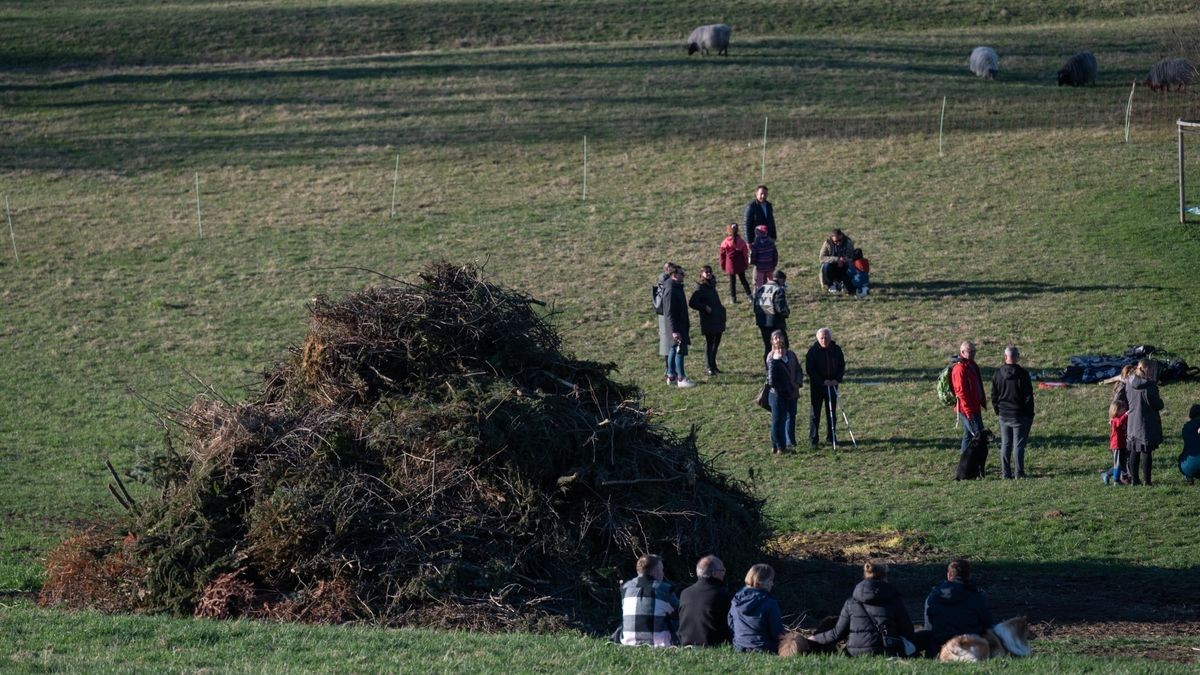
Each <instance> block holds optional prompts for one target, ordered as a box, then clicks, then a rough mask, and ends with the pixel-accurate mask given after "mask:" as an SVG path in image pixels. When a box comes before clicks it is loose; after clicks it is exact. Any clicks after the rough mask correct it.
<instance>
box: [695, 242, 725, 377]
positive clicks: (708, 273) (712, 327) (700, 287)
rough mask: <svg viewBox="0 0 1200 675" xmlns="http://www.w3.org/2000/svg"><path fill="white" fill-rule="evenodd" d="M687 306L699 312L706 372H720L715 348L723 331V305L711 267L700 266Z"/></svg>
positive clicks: (717, 346) (718, 345)
mask: <svg viewBox="0 0 1200 675" xmlns="http://www.w3.org/2000/svg"><path fill="white" fill-rule="evenodd" d="M688 306H689V307H691V308H692V309H694V310H696V312H697V313H699V314H700V332H701V333H703V334H704V355H705V356H706V357H707V358H708V374H709V375H716V374H718V373H720V372H721V369H720V368H718V367H717V349H718V348H720V346H721V334H722V333H724V332H725V306H724V305H722V304H721V296H720V295H718V294H717V277H716V276H715V275H714V274H713V270H712V267H711V266H709V265H705V266H704V267H702V268H700V281H699V283H697V284H696V290H695V291H692V297H691V298H690V299H689V300H688Z"/></svg>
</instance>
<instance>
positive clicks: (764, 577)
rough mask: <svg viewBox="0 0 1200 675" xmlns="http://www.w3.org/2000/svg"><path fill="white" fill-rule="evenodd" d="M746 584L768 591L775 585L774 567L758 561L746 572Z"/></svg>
mask: <svg viewBox="0 0 1200 675" xmlns="http://www.w3.org/2000/svg"><path fill="white" fill-rule="evenodd" d="M746 585H747V586H749V587H750V588H758V589H762V590H764V591H769V590H771V588H772V587H773V586H774V585H775V568H773V567H771V566H770V565H768V564H766V563H758V564H757V565H754V566H752V567H751V568H750V571H749V572H746Z"/></svg>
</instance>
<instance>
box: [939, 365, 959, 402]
mask: <svg viewBox="0 0 1200 675" xmlns="http://www.w3.org/2000/svg"><path fill="white" fill-rule="evenodd" d="M958 362H959V358H958V357H957V356H956V357H954V358H953V359H951V360H950V365H948V366H946V367H945V368H942V372H940V373H938V378H937V395H938V400H939V401H941V402H942V405H954V403H955V402H956V401H957V400H958V397H957V396H955V395H954V385H952V384H950V371H951V370H954V366H957V365H958Z"/></svg>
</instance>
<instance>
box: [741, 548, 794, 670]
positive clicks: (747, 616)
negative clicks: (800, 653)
mask: <svg viewBox="0 0 1200 675" xmlns="http://www.w3.org/2000/svg"><path fill="white" fill-rule="evenodd" d="M774 586H775V569H774V568H772V567H771V566H770V565H764V564H762V563H759V564H757V565H754V566H753V567H751V568H750V571H749V572H746V586H745V587H744V588H742V590H740V591H738V592H737V595H735V596H733V601H732V602H731V603H730V606H729V632H730V633H731V634H732V635H733V648H734V650H735V651H739V652H770V653H772V654H774V653H777V652H778V651H779V638H780V637H782V636H783V634H784V633H785V632H786V630H787V629H786V628H784V626H783V615H782V613H781V612H780V611H779V603H778V602H776V601H775V598H772V597H771V592H770V591H771V589H772V588H773V587H774Z"/></svg>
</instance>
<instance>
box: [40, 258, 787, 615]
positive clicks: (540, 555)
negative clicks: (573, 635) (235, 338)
mask: <svg viewBox="0 0 1200 675" xmlns="http://www.w3.org/2000/svg"><path fill="white" fill-rule="evenodd" d="M310 324H311V325H310V330H309V334H308V336H307V338H306V339H305V340H304V343H303V344H302V345H301V346H300V347H298V348H294V349H293V350H291V353H290V358H289V359H288V360H287V361H285V362H284V363H281V364H279V365H277V366H276V367H275V368H274V369H273V370H272V371H270V372H269V373H267V374H266V376H265V378H264V382H263V385H262V387H261V389H260V391H258V392H257V393H256V394H254V395H252V396H251V397H249V400H248V401H247V402H244V403H239V404H231V403H226V402H220V401H215V400H212V398H211V397H203V398H201V399H199V400H197V401H195V402H194V403H193V404H192V405H190V406H189V407H187V408H186V409H185V410H182V411H179V412H176V413H174V414H173V415H172V419H173V420H174V421H175V422H176V423H177V429H178V433H176V434H175V437H174V439H173V441H169V442H168V443H167V444H166V447H165V448H164V449H163V451H162V452H161V453H160V454H159V455H158V456H156V457H155V458H153V461H151V462H149V463H148V464H147V465H146V466H144V467H141V468H142V470H141V471H140V472H136V473H135V475H138V476H145V477H146V480H147V482H149V483H151V484H153V485H154V486H155V487H156V488H157V489H158V493H159V496H156V498H154V499H152V500H146V499H144V498H143V499H141V500H140V501H135V500H134V499H133V498H132V497H131V496H129V494H128V492H127V491H126V490H125V489H124V486H117V489H116V490H115V494H116V496H117V497H118V499H119V500H120V501H122V502H123V503H124V504H125V505H126V506H127V507H128V508H129V510H130V514H131V515H130V519H129V522H128V523H125V524H123V526H122V528H120V529H119V530H118V531H114V532H113V533H112V534H111V535H107V534H105V535H101V534H100V533H97V532H94V531H93V532H87V533H84V534H82V535H80V536H79V537H76V538H74V539H72V540H68V541H67V542H64V544H63V546H62V547H60V549H58V550H57V551H55V552H54V553H52V555H51V556H50V557H49V559H48V566H49V575H48V580H47V583H46V585H45V587H44V588H43V591H42V599H43V602H44V603H47V604H55V603H62V604H66V605H70V606H90V607H99V608H102V609H106V610H110V611H121V610H131V611H170V612H175V613H193V614H196V615H200V616H211V617H230V616H247V617H260V618H270V619H279V620H297V621H311V622H345V621H369V622H373V623H381V624H389V625H399V624H407V625H426V626H442V627H459V628H476V629H488V630H497V629H508V628H532V629H549V628H553V627H556V626H563V625H574V626H580V627H599V626H600V625H602V624H603V622H609V623H611V622H613V621H615V620H616V617H617V616H618V615H619V609H617V607H618V601H617V585H618V583H619V581H620V578H621V577H622V576H628V575H629V574H630V573H631V564H632V562H633V560H634V559H635V558H636V557H637V556H638V555H640V554H643V553H646V552H656V553H662V554H665V555H666V558H667V562H668V573H669V574H671V575H673V578H688V576H690V568H691V567H692V565H694V563H695V561H696V559H697V558H698V557H700V556H701V555H703V554H706V553H717V554H719V555H720V556H721V557H722V558H723V559H724V560H725V562H726V564H727V565H728V566H730V568H731V569H745V568H746V567H748V566H749V565H750V564H752V563H754V562H756V561H757V558H758V556H759V554H760V552H761V548H762V544H763V542H764V540H765V537H766V535H767V532H766V530H765V527H764V525H763V521H762V504H761V502H760V501H759V500H757V499H755V498H754V497H753V496H751V495H750V493H749V492H748V491H747V489H746V488H745V487H744V486H742V485H740V484H738V483H736V482H734V481H732V480H730V479H729V478H727V477H725V476H724V475H722V474H721V473H719V472H717V471H715V470H714V469H713V467H712V466H711V465H710V464H709V463H708V462H707V461H706V460H705V459H704V458H702V457H700V456H699V454H698V453H697V450H696V444H695V439H694V438H692V437H687V438H681V437H677V436H675V435H673V434H671V433H669V432H667V431H666V430H664V429H662V428H661V427H659V426H657V425H656V424H654V423H652V420H651V415H650V414H649V412H648V411H647V410H646V409H645V408H644V407H642V405H641V403H640V398H639V392H638V391H637V390H635V389H634V388H632V387H630V386H627V385H623V384H620V383H618V382H616V381H614V380H613V379H611V377H610V376H611V374H612V372H613V370H614V368H615V367H614V366H613V365H612V364H603V363H595V362H591V361H582V360H578V359H575V358H573V357H571V356H569V355H567V354H565V353H564V352H563V350H562V341H561V338H560V336H559V335H558V333H557V332H556V330H555V329H554V327H553V326H552V325H551V324H550V323H549V322H548V320H547V317H546V316H545V313H544V311H543V310H542V309H541V303H540V302H538V301H536V300H534V299H532V298H530V297H528V296H526V295H524V294H522V293H519V292H515V291H513V290H510V289H506V288H502V287H499V286H496V285H493V284H490V283H487V282H486V281H484V280H483V279H482V278H481V273H480V271H479V270H477V269H475V268H473V267H470V266H466V267H459V266H452V265H448V264H444V263H443V264H440V265H437V266H434V267H432V268H430V269H429V270H428V271H427V272H426V273H424V274H422V275H421V281H420V282H419V283H415V284H408V283H404V282H399V281H396V282H394V283H390V284H389V285H386V286H378V287H372V288H368V289H366V290H364V291H362V292H359V293H355V294H353V295H351V296H349V297H347V298H345V299H342V300H330V299H327V298H323V297H318V298H317V299H315V300H314V301H313V303H312V306H311V320H310ZM114 475H115V472H114ZM85 582H86V583H85Z"/></svg>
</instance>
